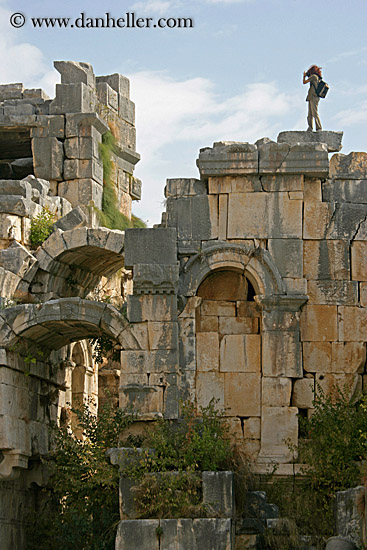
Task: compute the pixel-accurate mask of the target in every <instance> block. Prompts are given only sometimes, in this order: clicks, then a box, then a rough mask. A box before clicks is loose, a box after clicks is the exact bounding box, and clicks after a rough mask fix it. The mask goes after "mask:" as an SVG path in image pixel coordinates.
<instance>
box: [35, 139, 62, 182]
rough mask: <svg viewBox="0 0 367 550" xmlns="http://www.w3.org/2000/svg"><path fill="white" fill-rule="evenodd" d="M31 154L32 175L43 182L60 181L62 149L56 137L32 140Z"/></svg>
mask: <svg viewBox="0 0 367 550" xmlns="http://www.w3.org/2000/svg"><path fill="white" fill-rule="evenodd" d="M32 153H33V164H34V174H35V176H36V177H37V178H41V179H45V180H61V179H62V175H63V161H64V148H63V144H62V142H61V141H59V140H58V139H57V138H56V137H49V138H33V139H32Z"/></svg>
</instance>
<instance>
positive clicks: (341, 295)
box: [307, 281, 358, 305]
mask: <svg viewBox="0 0 367 550" xmlns="http://www.w3.org/2000/svg"><path fill="white" fill-rule="evenodd" d="M307 294H308V303H309V304H330V305H356V304H357V303H358V283H357V282H356V281H308V282H307Z"/></svg>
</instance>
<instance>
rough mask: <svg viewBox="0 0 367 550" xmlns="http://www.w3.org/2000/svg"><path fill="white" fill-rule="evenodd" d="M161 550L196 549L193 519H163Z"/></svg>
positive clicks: (161, 522)
mask: <svg viewBox="0 0 367 550" xmlns="http://www.w3.org/2000/svg"><path fill="white" fill-rule="evenodd" d="M160 526H161V529H162V535H161V537H160V541H159V550H183V549H184V548H192V549H193V550H194V549H196V548H197V547H196V542H195V535H194V528H193V521H192V519H161V520H160Z"/></svg>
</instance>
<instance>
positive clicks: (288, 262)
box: [268, 239, 303, 277]
mask: <svg viewBox="0 0 367 550" xmlns="http://www.w3.org/2000/svg"><path fill="white" fill-rule="evenodd" d="M268 250H269V252H270V254H271V255H272V256H273V258H274V261H275V263H276V266H277V267H278V269H279V273H280V274H281V275H282V276H283V277H303V261H302V260H303V241H302V240H301V239H269V240H268Z"/></svg>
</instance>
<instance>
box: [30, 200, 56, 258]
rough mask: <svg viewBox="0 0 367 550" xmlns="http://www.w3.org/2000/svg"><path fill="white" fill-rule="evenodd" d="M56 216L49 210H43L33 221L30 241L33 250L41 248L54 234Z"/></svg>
mask: <svg viewBox="0 0 367 550" xmlns="http://www.w3.org/2000/svg"><path fill="white" fill-rule="evenodd" d="M54 223H55V216H54V214H52V212H50V210H49V209H48V208H43V209H42V212H40V213H39V214H38V215H37V216H35V217H34V218H32V219H31V232H30V241H31V245H32V247H33V248H37V247H38V246H40V245H41V244H42V243H43V242H44V241H45V240H46V239H47V238H48V237H49V236H50V235H51V233H52V226H53V224H54Z"/></svg>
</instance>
